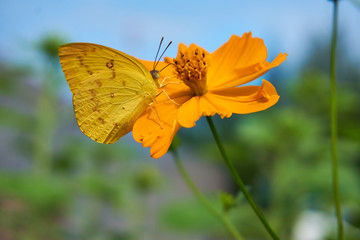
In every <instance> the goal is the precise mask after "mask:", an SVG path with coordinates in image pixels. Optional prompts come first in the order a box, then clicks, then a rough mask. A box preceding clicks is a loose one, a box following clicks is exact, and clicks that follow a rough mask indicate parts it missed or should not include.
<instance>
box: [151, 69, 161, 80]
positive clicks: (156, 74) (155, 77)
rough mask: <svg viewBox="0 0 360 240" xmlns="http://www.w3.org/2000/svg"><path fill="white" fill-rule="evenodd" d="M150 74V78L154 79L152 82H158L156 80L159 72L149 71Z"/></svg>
mask: <svg viewBox="0 0 360 240" xmlns="http://www.w3.org/2000/svg"><path fill="white" fill-rule="evenodd" d="M150 74H151V76H152V78H153V79H154V81H158V79H159V78H160V71H158V70H155V69H154V70H151V71H150Z"/></svg>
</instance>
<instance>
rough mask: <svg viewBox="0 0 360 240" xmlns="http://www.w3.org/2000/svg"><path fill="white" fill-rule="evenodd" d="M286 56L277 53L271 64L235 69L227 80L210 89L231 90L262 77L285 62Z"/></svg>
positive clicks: (265, 63) (258, 64)
mask: <svg viewBox="0 0 360 240" xmlns="http://www.w3.org/2000/svg"><path fill="white" fill-rule="evenodd" d="M286 56H287V54H286V53H284V54H283V53H279V54H278V55H277V56H276V58H275V59H274V60H273V61H272V62H271V63H269V62H267V61H265V62H260V63H255V64H253V65H250V66H247V67H240V68H236V69H234V70H233V72H232V74H231V75H230V74H229V75H227V79H225V78H223V79H221V81H219V83H218V84H216V85H213V86H212V89H222V88H232V87H236V86H240V85H243V84H246V83H248V82H251V81H253V80H255V79H257V78H258V77H260V76H262V75H264V74H265V73H266V72H267V71H269V69H271V68H274V67H277V66H279V65H280V64H281V63H282V62H283V61H285V59H286Z"/></svg>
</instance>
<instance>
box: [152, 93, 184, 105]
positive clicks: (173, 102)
mask: <svg viewBox="0 0 360 240" xmlns="http://www.w3.org/2000/svg"><path fill="white" fill-rule="evenodd" d="M161 93H164V94H165V95H166V97H167V98H168V99H169V100H170V101H171V102H173V103H174V104H175V105H178V106H181V104H179V103H177V102H175V101H174V100H172V99H171V98H170V97H169V95H168V94H167V93H166V91H165V90H164V89H163V90H161V91H160V92H159V93H158V94H156V96H159V95H160V94H161Z"/></svg>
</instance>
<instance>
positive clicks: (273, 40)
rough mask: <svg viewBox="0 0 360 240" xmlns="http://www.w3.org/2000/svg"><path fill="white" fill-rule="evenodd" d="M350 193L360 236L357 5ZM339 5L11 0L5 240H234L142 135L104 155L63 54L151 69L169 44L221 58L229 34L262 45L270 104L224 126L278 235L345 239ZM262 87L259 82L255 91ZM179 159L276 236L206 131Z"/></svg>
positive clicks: (0, 43) (346, 87) (2, 187)
mask: <svg viewBox="0 0 360 240" xmlns="http://www.w3.org/2000/svg"><path fill="white" fill-rule="evenodd" d="M339 5H340V9H339V45H338V91H339V99H338V109H339V161H340V193H341V203H342V207H343V215H344V221H345V231H346V239H349V240H351V239H360V230H359V228H360V187H359V186H360V174H359V173H360V124H359V120H360V108H359V102H360V95H359V92H360V81H359V78H360V67H359V63H360V46H359V39H360V31H359V26H360V8H359V6H360V4H359V1H357V0H352V1H350V0H343V1H340V4H339ZM332 7H333V4H332V2H331V1H325V0H317V1H313V0H304V1H286V0H277V1H268V0H258V1H230V0H222V1H213V0H209V1H188V0H184V1H120V0H119V1H116V0H113V1H110V0H105V1H91V0H88V1H85V0H83V1H75V0H74V1H70V0H64V1H45V0H43V1H41V0H33V1H25V0H23V1H20V0H14V1H6V0H0V239H1V240H13V239H25V240H33V239H34V240H35V239H36V240H43V239H44V240H45V239H53V240H58V239H63V240H77V239H89V240H102V239H104V240H108V239H109V240H135V239H136V240H137V239H146V240H147V239H149V240H155V239H156V240H161V239H166V240H168V239H171V240H173V239H174V240H177V239H190V240H192V239H194V240H195V239H196V240H199V239H211V240H217V239H231V237H230V236H229V235H228V233H227V232H226V231H225V229H224V228H223V226H222V225H221V224H220V223H219V222H217V221H216V219H214V217H213V216H212V215H210V214H209V213H208V212H207V211H206V210H205V209H204V208H203V206H202V205H200V204H199V203H198V202H197V200H196V199H195V198H194V197H193V196H192V195H191V193H190V192H189V191H188V189H187V187H186V185H185V184H184V182H183V180H182V179H181V178H180V176H179V174H178V172H177V170H176V167H175V165H174V162H173V158H172V155H171V153H168V154H166V155H165V156H164V157H162V158H160V159H157V160H156V159H152V158H150V157H149V149H145V148H143V147H141V145H140V144H138V143H136V142H135V141H134V140H133V139H132V136H131V134H128V135H127V136H126V137H124V138H122V139H120V140H119V141H118V142H117V143H115V144H112V145H101V144H98V143H95V142H94V141H92V140H91V139H89V138H87V137H86V136H85V135H83V134H82V133H81V131H80V130H79V128H78V126H77V123H76V120H75V117H74V113H73V109H72V103H71V93H70V90H69V89H68V85H67V82H66V80H65V78H64V76H63V74H62V72H61V67H60V65H59V60H58V57H57V49H58V47H59V46H60V45H61V44H64V43H68V42H92V43H98V44H102V45H106V46H109V47H112V48H115V49H119V50H121V51H124V52H126V53H128V54H130V55H133V56H136V57H138V58H141V59H148V60H153V59H154V55H155V53H156V50H157V46H158V43H159V40H160V38H161V37H162V36H164V37H165V41H170V40H172V41H173V43H174V44H173V45H172V46H171V47H170V48H169V50H168V51H167V54H166V55H167V56H175V54H176V51H177V44H178V43H180V42H184V43H185V44H190V43H192V42H194V43H197V44H198V45H200V46H202V47H204V48H205V49H207V50H208V51H210V52H212V51H214V50H215V49H216V48H217V47H219V46H220V45H221V44H223V43H224V42H226V41H227V39H228V38H229V37H230V36H231V35H232V34H237V35H242V34H243V33H244V32H248V31H252V33H253V36H256V37H260V38H262V39H264V41H265V44H266V46H267V47H268V60H269V61H271V60H272V59H273V58H274V57H275V56H276V55H277V54H278V53H279V52H286V53H288V59H287V60H286V61H285V62H284V63H283V64H281V65H280V66H279V67H277V68H276V69H272V70H271V71H270V72H269V73H267V74H266V75H265V77H264V78H265V79H267V80H269V81H271V82H272V83H273V84H274V85H275V86H276V88H277V91H278V93H279V95H280V96H281V98H280V100H279V103H278V104H276V105H275V106H274V107H272V108H270V109H268V110H266V111H263V112H259V113H254V114H249V115H234V116H232V117H231V118H230V119H219V118H218V117H214V120H215V124H216V126H217V128H218V130H219V132H220V135H221V138H222V140H223V142H224V143H225V144H226V145H225V147H226V150H227V151H228V153H229V155H230V158H231V159H232V160H233V162H234V164H235V165H236V167H237V170H238V171H239V173H240V176H242V177H243V179H244V181H245V183H246V184H247V185H248V187H249V190H250V192H251V194H252V195H253V196H254V198H255V201H256V202H257V203H258V204H259V205H260V206H261V208H262V209H263V210H264V213H265V215H266V216H267V218H268V219H269V221H270V222H271V224H272V225H273V226H274V228H275V229H276V231H277V232H278V233H279V234H280V235H281V237H282V239H285V240H288V239H293V240H323V239H334V238H333V237H334V233H335V232H336V224H335V218H334V207H333V201H332V190H331V165H330V147H329V146H330V141H329V135H330V133H329V45H330V35H331V22H332ZM259 83H260V80H259V81H255V82H254V83H253V84H259ZM178 136H179V139H180V142H181V144H180V146H179V148H178V151H179V154H180V157H181V159H182V161H183V163H184V164H185V166H186V168H187V169H188V170H189V172H190V174H191V176H192V177H193V178H194V181H195V182H196V183H197V185H198V186H199V187H200V188H201V189H202V191H204V193H205V194H206V195H207V197H208V198H209V199H210V200H211V202H213V204H214V205H215V206H216V207H218V208H219V209H220V208H221V202H220V199H219V198H220V197H219V196H220V194H221V193H224V192H227V193H230V194H231V195H233V196H234V198H235V199H236V207H234V208H233V209H231V211H230V213H229V214H230V217H231V219H232V220H233V222H234V223H235V225H236V227H237V228H238V229H239V230H240V232H241V233H242V234H243V236H245V238H246V239H269V237H268V235H267V234H266V232H265V230H264V229H263V227H262V225H261V223H260V222H259V220H258V219H257V218H256V217H255V215H254V213H253V212H252V211H251V209H250V207H249V206H248V204H247V202H246V201H245V200H244V199H243V197H242V195H241V193H239V192H238V190H237V188H236V186H235V185H234V183H233V181H232V179H231V177H230V175H229V173H228V172H227V170H226V168H225V166H224V164H223V162H222V160H221V157H220V154H219V152H218V150H217V148H216V146H215V144H214V141H213V139H212V136H211V134H210V131H209V128H208V126H207V124H206V122H205V121H204V119H202V120H200V121H199V122H198V124H197V126H196V127H195V128H192V129H181V130H180V132H179V134H178Z"/></svg>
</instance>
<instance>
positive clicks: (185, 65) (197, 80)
mask: <svg viewBox="0 0 360 240" xmlns="http://www.w3.org/2000/svg"><path fill="white" fill-rule="evenodd" d="M208 55H209V53H207V52H206V51H205V50H203V49H201V48H198V47H196V48H192V47H190V48H188V49H186V51H184V52H181V51H179V52H178V55H177V57H176V58H175V59H173V63H174V66H175V74H176V75H177V78H178V79H180V80H181V81H183V82H184V83H185V84H186V85H187V86H188V87H189V88H190V90H191V93H192V94H193V95H194V96H202V95H204V94H205V93H206V92H207V90H208V89H207V84H206V80H207V70H208V67H209V63H210V59H209V57H208Z"/></svg>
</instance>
